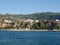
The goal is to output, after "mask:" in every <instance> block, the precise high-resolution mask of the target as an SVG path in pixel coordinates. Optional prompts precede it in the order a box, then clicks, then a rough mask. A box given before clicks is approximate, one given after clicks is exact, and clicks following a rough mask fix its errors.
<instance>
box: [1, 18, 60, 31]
mask: <svg viewBox="0 0 60 45" xmlns="http://www.w3.org/2000/svg"><path fill="white" fill-rule="evenodd" d="M0 29H2V30H3V29H17V30H35V29H37V30H40V29H48V30H50V29H51V30H52V29H60V20H58V19H56V20H32V19H18V20H15V21H13V20H8V19H2V20H0Z"/></svg>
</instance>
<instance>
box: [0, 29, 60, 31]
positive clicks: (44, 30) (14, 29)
mask: <svg viewBox="0 0 60 45" xmlns="http://www.w3.org/2000/svg"><path fill="white" fill-rule="evenodd" d="M0 30H1V31H60V29H53V30H47V29H33V30H30V29H28V30H25V29H0Z"/></svg>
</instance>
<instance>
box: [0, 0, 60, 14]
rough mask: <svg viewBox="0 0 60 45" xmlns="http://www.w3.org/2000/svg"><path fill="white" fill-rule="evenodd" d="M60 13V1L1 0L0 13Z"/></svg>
mask: <svg viewBox="0 0 60 45" xmlns="http://www.w3.org/2000/svg"><path fill="white" fill-rule="evenodd" d="M35 12H60V0H0V13H2V14H5V13H11V14H12V13H13V14H29V13H35Z"/></svg>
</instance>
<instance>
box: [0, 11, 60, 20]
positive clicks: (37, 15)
mask: <svg viewBox="0 0 60 45" xmlns="http://www.w3.org/2000/svg"><path fill="white" fill-rule="evenodd" d="M1 19H11V20H17V19H34V20H35V19H37V20H40V19H51V20H55V19H60V13H54V12H42V13H33V14H25V15H24V14H0V20H1Z"/></svg>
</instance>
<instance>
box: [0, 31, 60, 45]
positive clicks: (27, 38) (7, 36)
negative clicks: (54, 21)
mask: <svg viewBox="0 0 60 45" xmlns="http://www.w3.org/2000/svg"><path fill="white" fill-rule="evenodd" d="M0 45H60V32H58V31H45V32H44V31H0Z"/></svg>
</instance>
